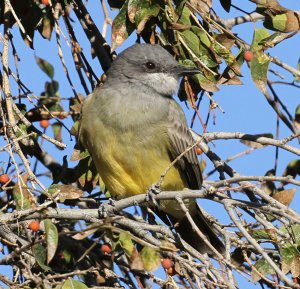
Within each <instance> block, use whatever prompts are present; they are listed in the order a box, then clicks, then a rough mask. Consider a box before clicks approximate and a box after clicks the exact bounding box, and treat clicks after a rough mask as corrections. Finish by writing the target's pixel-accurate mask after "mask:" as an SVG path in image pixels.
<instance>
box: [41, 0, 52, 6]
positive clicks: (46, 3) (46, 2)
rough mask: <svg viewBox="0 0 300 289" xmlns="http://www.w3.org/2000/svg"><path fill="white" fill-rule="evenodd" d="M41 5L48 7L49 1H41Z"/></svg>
mask: <svg viewBox="0 0 300 289" xmlns="http://www.w3.org/2000/svg"><path fill="white" fill-rule="evenodd" d="M41 3H42V4H44V5H46V6H48V5H50V1H49V0H41Z"/></svg>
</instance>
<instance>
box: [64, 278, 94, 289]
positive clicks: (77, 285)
mask: <svg viewBox="0 0 300 289" xmlns="http://www.w3.org/2000/svg"><path fill="white" fill-rule="evenodd" d="M87 288H89V287H87V286H86V285H85V284H84V283H82V282H80V281H77V280H75V279H73V278H68V280H66V281H65V282H64V283H63V285H62V287H61V289H87Z"/></svg>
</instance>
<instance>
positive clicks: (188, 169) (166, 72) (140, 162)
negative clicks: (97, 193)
mask: <svg viewBox="0 0 300 289" xmlns="http://www.w3.org/2000/svg"><path fill="white" fill-rule="evenodd" d="M195 73H199V70H198V69H195V68H187V67H185V66H183V65H181V64H180V63H179V62H177V61H176V60H175V59H174V58H173V56H172V55H171V54H170V53H169V52H168V51H167V50H166V49H164V48H163V47H162V46H161V45H158V44H146V43H144V44H135V45H133V46H131V47H129V48H127V49H125V50H124V51H123V52H121V53H120V54H119V55H118V56H117V58H116V59H115V60H114V61H113V63H112V65H111V67H110V68H109V70H108V71H107V73H106V76H107V77H106V80H105V83H104V84H103V85H102V86H100V87H98V88H96V89H95V90H94V91H93V93H92V94H90V95H89V96H88V97H87V98H86V99H85V101H84V103H83V107H82V114H81V120H80V126H79V142H80V144H81V145H82V146H83V147H84V148H86V149H88V151H89V153H90V155H91V157H92V159H93V162H94V163H95V166H96V168H97V171H98V172H99V174H100V176H101V178H102V180H103V182H104V183H105V186H106V187H107V189H108V191H109V192H110V195H111V196H112V198H113V199H116V200H119V199H122V198H126V197H130V196H135V195H139V194H143V193H145V192H147V191H148V190H149V188H150V187H151V186H152V185H153V184H155V183H156V182H157V181H158V180H159V178H160V176H161V175H162V174H163V173H164V172H165V170H166V168H168V167H169V166H170V164H171V163H172V162H173V161H174V160H175V159H176V158H177V157H178V156H179V155H181V154H182V153H183V152H184V151H186V150H187V149H188V148H189V147H191V146H192V145H194V144H195V142H194V140H193V138H192V135H191V132H190V130H189V128H188V125H187V120H186V117H185V114H184V112H183V110H182V108H181V107H180V105H179V104H178V103H177V102H176V101H175V100H174V95H175V93H176V91H177V90H178V83H179V80H180V78H181V77H183V76H185V75H190V74H195ZM202 181H203V180H202V173H201V170H200V167H199V162H198V159H197V155H196V152H195V150H194V149H190V150H188V151H187V152H186V153H185V154H183V156H182V157H181V158H179V159H178V160H177V161H176V162H175V164H174V165H173V166H171V167H170V169H169V170H168V172H167V173H166V175H165V176H164V178H163V181H162V183H161V186H160V189H161V190H163V191H179V190H183V189H185V188H187V189H193V190H196V189H200V188H201V186H202ZM184 202H185V205H186V207H187V208H188V211H189V213H190V215H191V217H192V218H193V221H194V222H195V224H196V225H197V227H198V228H199V229H200V230H201V232H202V233H203V234H204V235H205V236H206V237H207V238H208V240H209V242H210V243H211V244H212V245H213V246H214V247H215V248H216V249H217V250H218V251H219V252H223V251H224V245H223V243H222V241H221V240H220V239H219V237H218V235H217V234H216V232H215V231H214V230H213V229H212V227H211V225H210V224H209V223H208V221H207V220H206V218H205V217H204V215H203V213H202V212H201V209H200V207H199V205H198V204H197V202H196V201H195V200H194V199H185V200H184ZM159 210H160V211H161V212H163V214H166V215H167V216H168V218H169V220H171V222H172V224H173V225H174V227H175V228H176V231H177V233H179V234H180V236H181V238H182V239H183V240H185V241H186V242H187V243H188V244H190V245H191V246H192V247H193V248H194V249H196V250H197V251H198V252H200V253H202V254H203V253H209V254H211V253H212V252H211V249H210V248H209V246H207V245H206V244H205V242H204V241H203V239H201V238H200V236H199V234H197V233H196V232H195V230H194V229H193V227H192V225H191V224H190V222H189V221H188V219H187V216H186V214H185V212H183V211H182V209H181V207H180V205H179V204H178V202H177V201H176V200H161V201H160V202H159Z"/></svg>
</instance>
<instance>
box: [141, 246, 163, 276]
mask: <svg viewBox="0 0 300 289" xmlns="http://www.w3.org/2000/svg"><path fill="white" fill-rule="evenodd" d="M140 255H141V258H142V261H143V264H144V268H145V270H146V271H149V272H151V271H154V270H156V269H157V268H158V266H159V265H160V259H161V257H160V254H159V253H158V251H157V250H155V249H153V248H151V247H149V246H145V247H144V248H143V249H142V252H141V254H140Z"/></svg>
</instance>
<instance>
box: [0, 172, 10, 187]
mask: <svg viewBox="0 0 300 289" xmlns="http://www.w3.org/2000/svg"><path fill="white" fill-rule="evenodd" d="M8 182H9V176H8V175H7V174H3V175H1V176H0V184H1V185H4V184H6V183H8Z"/></svg>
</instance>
